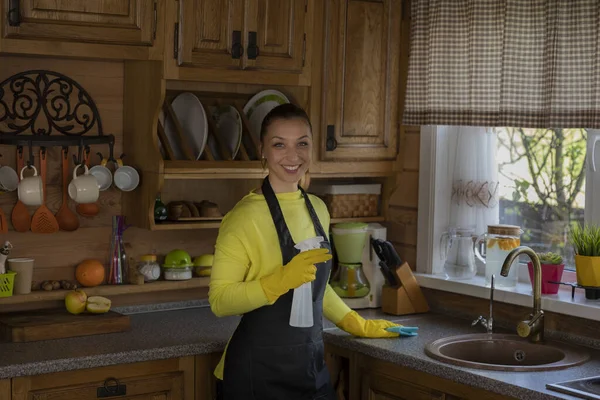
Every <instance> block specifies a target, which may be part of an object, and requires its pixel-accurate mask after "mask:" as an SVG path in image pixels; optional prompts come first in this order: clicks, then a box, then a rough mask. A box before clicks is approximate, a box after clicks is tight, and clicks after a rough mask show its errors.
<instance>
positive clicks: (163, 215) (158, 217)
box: [154, 193, 167, 222]
mask: <svg viewBox="0 0 600 400" xmlns="http://www.w3.org/2000/svg"><path fill="white" fill-rule="evenodd" d="M166 220H167V207H166V206H165V205H164V203H163V202H162V200H161V199H160V193H159V194H158V195H157V196H156V200H154V221H156V222H162V221H166Z"/></svg>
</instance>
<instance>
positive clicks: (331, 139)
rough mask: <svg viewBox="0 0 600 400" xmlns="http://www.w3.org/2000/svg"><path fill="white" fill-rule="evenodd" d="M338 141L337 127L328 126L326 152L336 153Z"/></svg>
mask: <svg viewBox="0 0 600 400" xmlns="http://www.w3.org/2000/svg"><path fill="white" fill-rule="evenodd" d="M337 145H338V143H337V140H336V138H335V125H327V141H326V142H325V150H326V151H334V150H335V149H336V148H337Z"/></svg>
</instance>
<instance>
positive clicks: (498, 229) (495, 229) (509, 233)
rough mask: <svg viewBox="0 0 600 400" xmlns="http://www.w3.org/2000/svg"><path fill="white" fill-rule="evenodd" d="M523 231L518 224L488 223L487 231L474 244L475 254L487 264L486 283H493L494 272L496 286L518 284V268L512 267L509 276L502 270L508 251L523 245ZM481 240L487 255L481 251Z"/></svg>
mask: <svg viewBox="0 0 600 400" xmlns="http://www.w3.org/2000/svg"><path fill="white" fill-rule="evenodd" d="M522 233H523V231H522V230H521V228H520V227H518V226H516V225H488V229H487V232H486V233H483V234H481V235H480V236H479V237H478V238H477V240H476V241H475V243H474V244H473V246H474V250H475V256H476V257H477V258H478V259H479V260H480V261H481V262H482V263H484V264H485V283H486V285H491V281H492V274H493V275H495V279H494V285H495V286H498V287H514V286H515V285H516V284H517V280H518V268H514V267H511V269H510V271H509V273H508V276H507V277H503V276H501V275H500V271H501V270H502V264H503V263H504V260H505V259H506V256H507V255H508V253H510V252H511V251H512V250H513V249H515V248H517V247H519V246H520V245H521V234H522ZM481 242H483V243H484V244H485V246H484V248H485V255H482V254H481V253H480V252H479V247H480V243H481ZM516 262H518V261H516Z"/></svg>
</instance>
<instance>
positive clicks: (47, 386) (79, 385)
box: [0, 356, 208, 400]
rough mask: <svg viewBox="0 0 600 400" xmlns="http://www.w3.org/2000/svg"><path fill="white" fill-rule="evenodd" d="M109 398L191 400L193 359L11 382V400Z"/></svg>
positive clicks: (89, 399) (161, 361)
mask: <svg viewBox="0 0 600 400" xmlns="http://www.w3.org/2000/svg"><path fill="white" fill-rule="evenodd" d="M1 387H2V386H0V389H1ZM101 394H102V395H104V396H101ZM111 396H115V398H119V399H131V400H133V399H135V400H193V399H194V398H195V397H194V357H193V356H190V357H185V358H180V359H170V360H160V361H147V362H141V363H135V364H123V365H115V366H109V367H101V368H93V369H82V370H75V371H68V372H57V373H52V374H44V375H36V376H27V377H18V378H14V379H13V380H12V400H52V399H61V400H96V399H97V398H102V397H111ZM3 398H4V397H3ZM111 398H112V397H111ZM198 399H205V397H198ZM206 399H208V398H206Z"/></svg>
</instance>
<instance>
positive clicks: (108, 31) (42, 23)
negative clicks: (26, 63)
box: [0, 0, 166, 60]
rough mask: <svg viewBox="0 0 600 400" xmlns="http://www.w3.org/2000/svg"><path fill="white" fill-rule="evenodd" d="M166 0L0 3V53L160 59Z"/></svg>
mask: <svg viewBox="0 0 600 400" xmlns="http://www.w3.org/2000/svg"><path fill="white" fill-rule="evenodd" d="M165 6H166V0H62V1H56V0H2V1H0V12H1V13H0V15H1V17H0V32H1V33H0V54H3V53H4V54H24V55H34V56H51V57H68V58H89V59H99V58H100V59H105V60H111V59H112V60H157V59H162V58H163V52H164V17H165Z"/></svg>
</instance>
